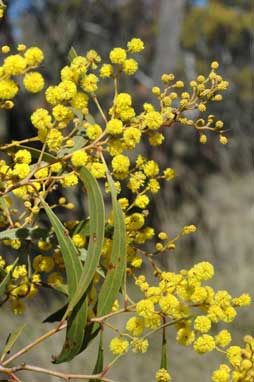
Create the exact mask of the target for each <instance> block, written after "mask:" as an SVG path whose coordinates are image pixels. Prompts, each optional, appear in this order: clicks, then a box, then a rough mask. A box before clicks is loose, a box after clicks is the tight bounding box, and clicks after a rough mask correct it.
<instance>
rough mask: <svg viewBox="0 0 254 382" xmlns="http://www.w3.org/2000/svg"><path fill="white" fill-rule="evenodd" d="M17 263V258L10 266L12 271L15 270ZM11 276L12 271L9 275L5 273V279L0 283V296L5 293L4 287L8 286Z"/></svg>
mask: <svg viewBox="0 0 254 382" xmlns="http://www.w3.org/2000/svg"><path fill="white" fill-rule="evenodd" d="M18 261H19V259H18V258H17V259H16V260H15V261H14V263H13V264H12V269H14V268H15V266H16V264H17V263H18ZM11 275H12V270H11V271H10V272H9V273H7V275H6V276H5V278H4V279H3V280H2V282H1V283H0V296H2V295H3V294H4V293H5V291H6V287H7V286H8V284H9V282H10V280H11Z"/></svg>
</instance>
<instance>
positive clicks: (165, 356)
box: [160, 328, 168, 370]
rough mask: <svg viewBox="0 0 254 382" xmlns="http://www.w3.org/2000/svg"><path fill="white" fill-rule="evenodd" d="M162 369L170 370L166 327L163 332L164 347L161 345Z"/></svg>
mask: <svg viewBox="0 0 254 382" xmlns="http://www.w3.org/2000/svg"><path fill="white" fill-rule="evenodd" d="M160 368H161V369H166V370H168V349H167V340H166V337H165V328H163V334H162V347H161V366H160Z"/></svg>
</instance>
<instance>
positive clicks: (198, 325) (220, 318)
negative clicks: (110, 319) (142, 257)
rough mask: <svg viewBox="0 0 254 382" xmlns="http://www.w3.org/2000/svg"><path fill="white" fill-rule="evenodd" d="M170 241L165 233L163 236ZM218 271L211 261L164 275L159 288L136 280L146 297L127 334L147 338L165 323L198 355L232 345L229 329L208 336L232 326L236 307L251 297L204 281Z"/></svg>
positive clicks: (140, 279)
mask: <svg viewBox="0 0 254 382" xmlns="http://www.w3.org/2000/svg"><path fill="white" fill-rule="evenodd" d="M160 237H161V238H163V239H164V238H166V237H167V235H166V234H165V233H161V234H160ZM213 276H214V269H213V266H212V264H210V263H209V262H201V263H197V264H195V265H194V266H193V267H192V268H190V269H189V270H185V269H183V270H181V271H180V272H179V273H173V272H161V273H159V275H158V277H159V282H158V285H156V286H150V285H149V283H148V282H147V280H146V278H145V276H144V275H140V276H139V277H138V278H136V285H137V286H138V287H139V288H140V290H141V292H143V293H144V298H143V299H141V300H140V301H138V302H137V304H136V313H137V315H136V316H133V317H131V318H130V319H129V320H128V321H127V323H126V329H127V331H128V332H129V333H130V334H131V335H133V336H135V337H139V336H143V335H144V332H145V329H156V328H159V327H160V326H161V325H162V323H163V321H164V322H165V320H168V319H169V320H170V321H169V323H170V324H171V325H174V326H175V328H176V340H177V342H178V343H179V344H181V345H184V346H189V345H191V344H192V345H193V349H194V350H195V351H196V352H197V353H201V354H202V353H207V352H210V351H212V350H214V349H215V348H216V349H219V350H220V349H222V348H225V347H227V346H228V345H229V344H230V342H231V335H230V332H229V331H228V330H221V331H220V332H218V333H217V334H216V335H215V336H214V335H212V334H208V333H209V331H210V330H211V329H212V327H213V325H214V324H217V323H218V322H224V323H230V322H232V321H233V320H234V319H235V317H236V314H237V312H236V308H237V307H240V306H248V305H250V303H251V298H250V296H249V295H248V294H243V295H241V296H239V297H235V298H232V297H231V295H230V294H229V293H228V292H227V291H225V290H219V291H215V290H214V289H213V288H212V287H210V286H208V285H202V284H203V283H204V282H207V281H208V280H210V279H212V278H213Z"/></svg>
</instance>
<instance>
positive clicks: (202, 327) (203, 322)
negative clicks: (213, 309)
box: [194, 316, 211, 333]
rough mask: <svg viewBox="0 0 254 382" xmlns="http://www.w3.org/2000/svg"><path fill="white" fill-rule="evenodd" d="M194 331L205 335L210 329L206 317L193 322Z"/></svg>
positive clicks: (197, 318)
mask: <svg viewBox="0 0 254 382" xmlns="http://www.w3.org/2000/svg"><path fill="white" fill-rule="evenodd" d="M194 329H196V330H198V331H200V332H201V333H207V332H208V331H209V330H210V329H211V320H210V318H209V317H206V316H198V317H196V318H195V321H194Z"/></svg>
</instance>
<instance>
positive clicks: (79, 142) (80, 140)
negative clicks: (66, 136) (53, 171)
mask: <svg viewBox="0 0 254 382" xmlns="http://www.w3.org/2000/svg"><path fill="white" fill-rule="evenodd" d="M72 140H73V142H74V145H73V146H72V147H65V148H63V149H62V150H60V151H59V152H58V154H57V157H58V158H61V157H63V156H64V155H66V154H71V153H74V151H77V150H79V149H81V148H82V147H84V146H85V145H86V143H87V139H85V138H84V137H83V136H82V135H76V136H75V137H73V138H72Z"/></svg>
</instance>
